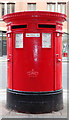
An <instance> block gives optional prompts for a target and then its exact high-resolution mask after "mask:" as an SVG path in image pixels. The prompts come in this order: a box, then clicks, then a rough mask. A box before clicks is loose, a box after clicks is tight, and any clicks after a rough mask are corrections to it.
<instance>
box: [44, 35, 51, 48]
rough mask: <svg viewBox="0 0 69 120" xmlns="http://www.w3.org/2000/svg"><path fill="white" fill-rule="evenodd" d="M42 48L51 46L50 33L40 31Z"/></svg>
mask: <svg viewBox="0 0 69 120" xmlns="http://www.w3.org/2000/svg"><path fill="white" fill-rule="evenodd" d="M42 48H51V33H42Z"/></svg>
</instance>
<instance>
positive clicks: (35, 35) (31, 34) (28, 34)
mask: <svg viewBox="0 0 69 120" xmlns="http://www.w3.org/2000/svg"><path fill="white" fill-rule="evenodd" d="M26 37H40V33H26Z"/></svg>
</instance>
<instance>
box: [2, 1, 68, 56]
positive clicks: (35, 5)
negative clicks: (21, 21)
mask: <svg viewBox="0 0 69 120" xmlns="http://www.w3.org/2000/svg"><path fill="white" fill-rule="evenodd" d="M68 10H69V2H68V1H66V0H62V1H61V0H21V1H18V0H17V1H15V0H5V1H2V0H0V56H3V55H7V49H6V48H7V38H6V31H7V28H6V23H4V22H3V19H2V16H3V15H5V14H8V13H13V12H23V11H52V12H59V13H63V14H66V15H67V20H66V21H65V22H64V23H63V32H64V34H63V38H62V53H63V57H64V53H67V54H68V53H69V42H68V41H69V40H68V39H69V15H68ZM68 56H69V55H68Z"/></svg>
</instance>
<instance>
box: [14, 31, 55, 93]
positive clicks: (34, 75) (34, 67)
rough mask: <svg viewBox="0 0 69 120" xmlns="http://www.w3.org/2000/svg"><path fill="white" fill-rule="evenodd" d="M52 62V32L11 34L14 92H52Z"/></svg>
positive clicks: (53, 60)
mask: <svg viewBox="0 0 69 120" xmlns="http://www.w3.org/2000/svg"><path fill="white" fill-rule="evenodd" d="M47 40H49V41H47ZM44 43H45V44H46V45H44ZM54 62H55V59H54V42H53V33H52V32H51V33H50V32H49V33H48V32H41V33H40V32H39V33H33V34H32V33H28V32H27V33H24V32H16V33H14V34H13V89H14V90H19V91H34V92H37V91H53V90H54Z"/></svg>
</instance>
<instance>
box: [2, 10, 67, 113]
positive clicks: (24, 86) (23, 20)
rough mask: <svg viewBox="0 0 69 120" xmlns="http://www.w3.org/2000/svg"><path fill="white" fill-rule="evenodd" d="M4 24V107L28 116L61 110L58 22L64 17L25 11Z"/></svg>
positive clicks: (12, 16) (15, 14) (11, 17)
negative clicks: (5, 72)
mask: <svg viewBox="0 0 69 120" xmlns="http://www.w3.org/2000/svg"><path fill="white" fill-rule="evenodd" d="M3 20H4V21H5V22H6V23H7V60H8V61H7V88H8V89H7V107H8V108H11V109H14V110H17V111H21V112H29V113H42V112H52V111H58V110H60V109H62V108H63V93H62V22H64V21H65V20H66V15H64V14H61V13H56V12H45V11H29V12H27V11H26V12H18V13H11V14H7V15H4V16H3Z"/></svg>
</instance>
